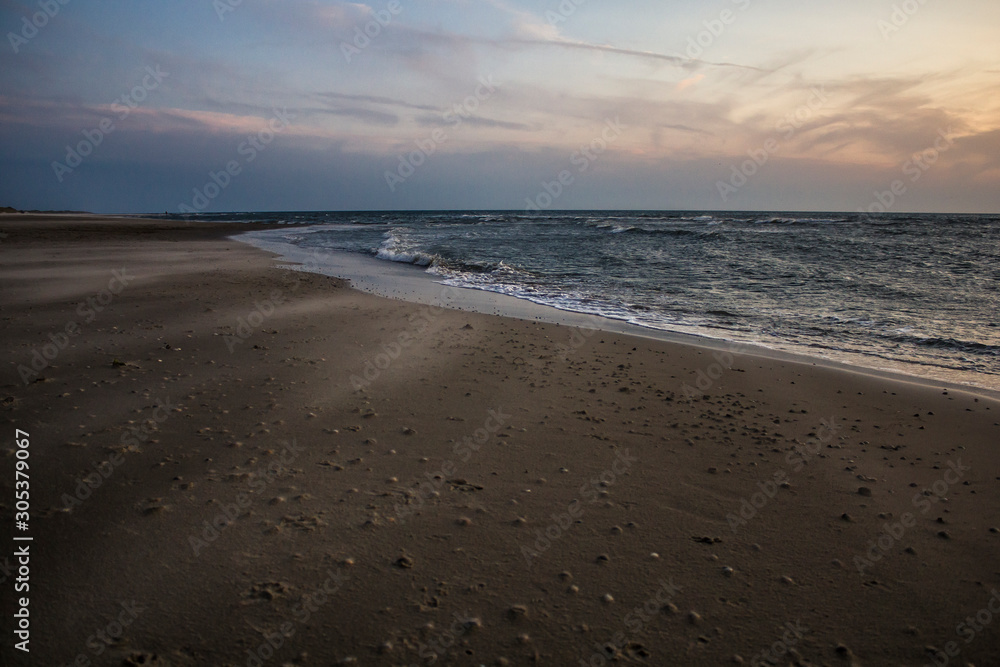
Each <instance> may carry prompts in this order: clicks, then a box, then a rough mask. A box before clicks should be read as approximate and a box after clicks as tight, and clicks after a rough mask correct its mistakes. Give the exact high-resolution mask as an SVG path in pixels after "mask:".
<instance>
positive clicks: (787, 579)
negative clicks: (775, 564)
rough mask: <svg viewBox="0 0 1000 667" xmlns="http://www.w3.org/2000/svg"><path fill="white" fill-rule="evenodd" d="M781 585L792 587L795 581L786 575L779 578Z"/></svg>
mask: <svg viewBox="0 0 1000 667" xmlns="http://www.w3.org/2000/svg"><path fill="white" fill-rule="evenodd" d="M781 583H783V584H785V585H787V586H794V585H795V580H794V579H792V578H791V577H789V576H787V575H786V576H783V577H782V578H781Z"/></svg>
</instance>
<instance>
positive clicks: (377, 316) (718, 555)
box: [0, 215, 1000, 667]
mask: <svg viewBox="0 0 1000 667" xmlns="http://www.w3.org/2000/svg"><path fill="white" fill-rule="evenodd" d="M233 231H234V230H233V227H232V226H231V225H229V226H227V225H208V224H194V223H191V224H183V223H177V222H167V221H145V220H140V219H127V218H117V219H102V218H89V217H73V216H62V217H50V218H47V217H44V216H20V215H3V216H0V233H2V234H5V236H3V237H2V238H0V276H2V277H0V280H2V285H3V288H2V294H0V311H2V312H0V314H2V317H3V332H4V333H3V342H4V346H3V349H4V351H5V355H6V356H5V363H4V366H3V368H4V376H3V380H2V384H3V387H2V390H0V411H2V412H0V414H2V418H3V421H4V423H5V424H6V427H5V428H6V431H5V435H4V444H3V454H4V455H3V461H4V463H3V466H2V469H3V474H2V475H0V489H2V491H0V492H2V498H0V509H2V511H3V516H4V518H5V524H6V525H7V526H11V528H10V530H9V532H10V533H14V532H15V531H14V528H13V526H14V519H13V515H14V512H15V502H14V497H15V496H14V493H15V464H16V462H17V461H18V458H17V450H18V446H17V445H16V444H15V431H16V430H17V429H19V430H20V431H22V432H24V433H27V434H29V436H30V448H29V450H30V457H29V458H28V459H27V460H28V461H29V463H30V506H31V510H30V515H31V518H30V528H29V530H28V531H26V532H27V533H28V534H30V535H31V537H32V538H33V540H32V541H31V543H30V605H29V606H28V609H29V610H30V625H31V634H30V654H27V653H24V652H22V651H18V650H16V649H15V648H14V644H15V643H16V642H17V641H18V639H17V637H16V636H15V635H13V634H11V633H10V632H8V633H7V636H6V637H5V639H4V642H3V644H2V649H0V651H2V660H0V662H2V663H3V664H5V665H7V664H9V665H21V664H31V665H81V666H85V665H175V666H187V665H233V666H235V665H247V666H260V665H275V666H279V665H302V666H311V665H323V666H326V665H339V664H344V665H348V664H357V665H431V664H436V665H452V664H454V665H523V664H543V665H595V666H598V665H604V664H649V665H728V664H737V665H738V664H745V665H755V664H774V665H831V666H836V665H858V666H881V665H893V666H901V667H902V666H914V667H915V666H920V665H939V666H941V665H979V666H982V665H997V664H1000V639H998V638H1000V592H998V591H1000V560H998V557H997V554H998V553H1000V530H998V529H1000V456H997V443H998V436H1000V402H998V401H997V400H995V399H994V398H992V397H991V396H989V395H986V394H985V393H976V392H975V391H972V390H963V389H956V388H942V387H941V386H937V385H934V384H932V383H931V384H928V383H923V382H920V381H917V380H913V381H895V380H890V379H884V378H879V377H875V376H872V375H867V374H865V373H863V372H849V371H844V370H836V369H829V368H824V367H822V366H819V365H814V364H810V363H796V362H793V361H775V360H771V359H767V358H763V357H759V356H754V355H753V354H750V353H748V352H747V350H746V349H744V348H738V349H728V350H727V349H724V350H718V349H715V350H713V349H710V348H707V347H700V346H698V345H696V344H694V343H695V342H696V341H694V339H692V344H677V343H670V342H662V341H654V340H649V339H642V338H635V337H630V336H627V335H622V334H618V333H606V332H595V331H587V330H580V329H575V328H572V327H567V326H559V325H555V324H541V323H537V322H529V321H524V320H516V319H507V318H502V317H497V316H491V315H482V314H473V313H467V312H460V311H454V310H447V309H443V308H435V307H430V306H426V305H418V304H413V303H407V302H404V301H397V300H391V299H385V298H381V297H377V296H373V295H369V294H364V293H362V292H359V291H356V290H354V289H351V288H350V286H349V285H348V284H346V283H345V282H344V281H340V280H337V279H334V278H328V277H324V276H320V275H315V274H309V273H302V272H292V271H288V270H284V269H279V268H276V266H275V259H274V257H273V256H272V255H270V254H268V253H265V252H263V251H260V250H257V249H255V248H252V247H250V246H247V245H245V244H242V243H239V242H236V241H232V240H229V239H228V238H227V236H228V235H229V234H232V233H233ZM10 544H12V543H11V542H10V541H9V540H8V545H7V546H5V547H4V551H3V556H4V559H3V561H2V563H0V564H2V565H3V568H2V570H0V578H3V579H4V580H5V581H4V583H3V586H4V591H5V592H4V594H3V598H2V600H3V601H2V613H3V615H4V617H5V618H6V619H8V621H7V623H6V624H5V626H9V625H10V624H11V619H12V618H13V616H14V614H15V613H16V612H17V611H18V609H19V607H20V605H19V604H18V598H19V597H20V595H22V593H14V592H13V591H14V588H13V586H14V582H15V579H16V578H17V568H18V563H17V560H16V558H17V557H16V556H15V555H14V548H21V547H20V545H19V544H15V547H13V548H11V547H10ZM8 591H9V592H10V594H8Z"/></svg>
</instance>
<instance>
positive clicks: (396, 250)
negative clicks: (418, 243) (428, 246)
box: [375, 231, 440, 266]
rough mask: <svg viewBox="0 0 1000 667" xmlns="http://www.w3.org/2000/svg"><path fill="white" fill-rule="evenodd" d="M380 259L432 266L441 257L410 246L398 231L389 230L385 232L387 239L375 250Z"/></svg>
mask: <svg viewBox="0 0 1000 667" xmlns="http://www.w3.org/2000/svg"><path fill="white" fill-rule="evenodd" d="M375 256H376V257H377V258H378V259H384V260H386V261H389V262H401V263H403V264H414V265H416V266H432V265H434V263H435V262H437V261H438V260H439V259H440V257H439V256H438V255H435V254H431V253H426V252H421V251H420V250H417V249H415V248H413V247H410V246H409V245H408V244H407V242H406V241H405V240H404V239H402V238H401V237H400V236H399V235H398V234H397V233H396V232H394V231H389V232H386V234H385V240H384V241H382V245H380V246H379V247H378V249H377V250H376V251H375Z"/></svg>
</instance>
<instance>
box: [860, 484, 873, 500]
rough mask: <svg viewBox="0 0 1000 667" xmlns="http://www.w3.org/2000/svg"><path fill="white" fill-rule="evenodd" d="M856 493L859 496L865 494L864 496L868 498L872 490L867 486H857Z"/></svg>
mask: <svg viewBox="0 0 1000 667" xmlns="http://www.w3.org/2000/svg"><path fill="white" fill-rule="evenodd" d="M858 495H859V496H865V497H866V498H870V497H871V495H872V490H871V489H869V488H868V487H867V486H859V487H858Z"/></svg>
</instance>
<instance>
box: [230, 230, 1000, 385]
mask: <svg viewBox="0 0 1000 667" xmlns="http://www.w3.org/2000/svg"><path fill="white" fill-rule="evenodd" d="M318 224H322V223H318ZM311 226H316V224H306V225H303V227H307V228H308V227H311ZM285 229H286V227H285V226H282V229H280V230H278V229H275V228H274V227H273V226H271V227H267V228H264V229H256V230H249V231H240V233H238V234H234V235H232V236H230V237H229V238H231V239H232V240H235V241H239V242H242V243H246V244H248V245H250V246H253V247H255V248H258V249H261V250H264V251H265V252H269V253H272V254H274V255H276V256H277V257H278V258H279V259H280V260H281V262H282V268H288V269H291V270H297V271H308V272H313V273H318V274H320V275H327V276H331V277H336V278H341V279H343V280H347V281H349V282H350V283H351V285H352V287H354V288H355V289H359V290H361V291H362V292H366V293H369V294H376V295H378V296H383V297H388V298H398V299H402V300H405V301H410V302H413V303H423V304H428V303H432V302H435V301H438V300H440V296H441V293H442V289H443V286H444V283H443V282H442V281H441V280H439V279H437V278H436V277H432V276H431V275H429V274H427V273H426V271H425V270H424V268H423V267H417V266H414V265H412V264H407V263H403V262H389V261H386V260H381V259H377V258H374V257H370V256H368V255H362V254H359V253H350V252H347V251H329V250H324V251H323V252H322V253H318V252H316V251H314V252H311V253H310V252H308V251H306V250H304V249H302V248H300V247H299V246H295V245H293V244H289V243H285V242H282V241H274V240H266V239H262V236H263V235H262V234H261V232H263V233H264V234H267V233H278V232H281V231H284V230H285ZM448 295H449V299H450V303H449V304H448V307H453V308H456V309H459V310H466V311H472V312H479V313H485V314H493V315H503V316H506V317H514V318H517V319H523V320H528V321H538V322H547V323H549V324H558V325H562V326H567V327H572V328H578V329H581V330H595V331H603V332H608V333H618V334H622V335H627V336H634V337H637V338H644V339H648V340H659V341H666V342H672V343H678V344H681V345H691V346H694V347H700V348H704V349H709V350H713V351H728V352H737V351H739V353H742V354H748V355H751V356H758V357H762V358H766V359H771V360H774V361H787V362H792V363H800V364H804V365H809V366H816V367H821V368H829V369H833V370H840V371H844V372H849V373H857V374H859V375H863V376H868V377H873V378H882V379H886V380H896V381H900V382H910V383H914V384H918V385H923V386H928V387H936V388H939V389H950V390H953V391H966V392H968V393H971V394H975V395H980V396H983V397H986V398H990V399H993V400H1000V390H997V389H992V388H990V387H987V386H983V385H976V384H966V383H962V382H955V381H952V380H943V379H937V378H934V377H929V376H926V375H919V374H917V373H908V372H905V371H901V370H893V369H888V368H876V367H873V366H865V365H862V364H861V363H860V361H861V360H866V359H871V362H872V363H873V364H875V363H878V360H877V359H876V358H871V357H868V356H867V355H863V354H860V353H850V354H849V355H848V356H850V357H851V360H850V361H841V360H838V359H831V358H826V357H823V356H818V355H810V354H808V353H807V352H804V351H798V350H796V351H788V350H782V349H777V348H774V347H768V346H767V345H765V344H763V343H758V342H741V341H734V340H730V339H727V338H724V337H721V336H720V337H717V338H716V337H712V336H709V335H708V334H701V333H694V332H685V331H674V330H666V329H654V328H652V327H645V326H642V325H638V324H633V323H631V322H627V321H624V320H619V319H615V318H610V317H606V316H602V315H591V314H588V313H582V312H579V311H572V310H566V309H562V308H557V307H555V306H550V305H547V304H540V303H537V302H534V301H531V300H529V299H523V298H518V297H514V296H509V295H506V294H500V293H497V292H491V291H488V290H477V289H474V288H469V287H462V286H456V287H450V288H449V291H448ZM841 354H843V353H841ZM854 359H858V360H859V361H858V362H857V363H853V361H854ZM893 363H895V364H897V365H901V366H909V367H913V366H916V364H908V363H904V362H893Z"/></svg>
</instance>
